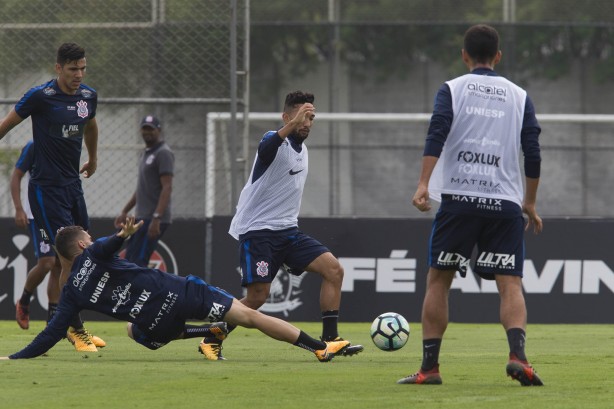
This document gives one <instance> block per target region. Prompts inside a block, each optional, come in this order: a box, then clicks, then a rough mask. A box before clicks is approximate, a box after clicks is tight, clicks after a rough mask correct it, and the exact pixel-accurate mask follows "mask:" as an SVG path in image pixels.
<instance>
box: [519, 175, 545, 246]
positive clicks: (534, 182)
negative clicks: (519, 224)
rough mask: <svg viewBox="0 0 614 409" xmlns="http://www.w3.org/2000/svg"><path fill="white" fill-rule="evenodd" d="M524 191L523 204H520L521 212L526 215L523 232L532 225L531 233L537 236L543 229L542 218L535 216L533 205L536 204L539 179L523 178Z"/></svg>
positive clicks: (535, 211) (535, 210)
mask: <svg viewBox="0 0 614 409" xmlns="http://www.w3.org/2000/svg"><path fill="white" fill-rule="evenodd" d="M525 179H526V191H525V195H524V203H523V204H522V212H523V213H525V214H526V215H527V218H528V220H527V225H526V226H525V230H528V229H529V228H530V227H531V225H533V233H535V234H539V233H541V231H542V230H543V228H544V224H543V221H542V218H541V217H539V214H537V209H536V206H535V203H536V202H537V186H538V185H539V178H529V177H527V178H525Z"/></svg>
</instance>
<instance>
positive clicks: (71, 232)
mask: <svg viewBox="0 0 614 409" xmlns="http://www.w3.org/2000/svg"><path fill="white" fill-rule="evenodd" d="M82 231H83V227H81V226H68V227H64V228H62V229H60V230H59V231H58V234H57V235H56V236H55V251H56V252H57V253H58V254H59V255H60V256H62V257H64V258H66V259H70V258H71V256H72V254H73V251H72V248H73V245H74V243H75V241H76V240H77V239H78V237H79V236H80V234H81V232H82Z"/></svg>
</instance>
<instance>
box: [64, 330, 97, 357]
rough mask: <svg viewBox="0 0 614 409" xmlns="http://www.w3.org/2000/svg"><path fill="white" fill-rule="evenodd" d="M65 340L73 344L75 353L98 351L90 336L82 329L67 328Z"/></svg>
mask: <svg viewBox="0 0 614 409" xmlns="http://www.w3.org/2000/svg"><path fill="white" fill-rule="evenodd" d="M66 339H68V341H70V343H71V344H73V346H74V347H75V349H76V350H77V352H97V351H98V348H96V345H94V343H93V342H92V339H91V337H90V335H89V334H88V332H87V331H86V330H85V329H84V328H80V329H74V328H73V327H69V328H68V331H67V332H66Z"/></svg>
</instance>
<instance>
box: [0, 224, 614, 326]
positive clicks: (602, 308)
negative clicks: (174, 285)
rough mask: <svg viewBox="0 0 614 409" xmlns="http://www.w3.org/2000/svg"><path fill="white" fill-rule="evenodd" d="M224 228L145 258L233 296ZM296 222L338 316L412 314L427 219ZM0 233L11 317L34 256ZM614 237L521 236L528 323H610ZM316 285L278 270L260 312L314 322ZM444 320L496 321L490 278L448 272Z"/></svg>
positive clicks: (581, 233) (2, 288)
mask: <svg viewBox="0 0 614 409" xmlns="http://www.w3.org/2000/svg"><path fill="white" fill-rule="evenodd" d="M229 225H230V217H215V218H214V219H213V220H212V226H213V228H212V232H211V239H212V249H211V250H212V251H211V254H212V256H211V260H208V261H209V263H207V264H205V261H206V260H205V231H206V223H205V222H204V221H196V220H178V221H175V222H174V223H173V224H172V225H171V227H170V228H169V229H168V230H167V232H166V233H165V235H164V236H163V239H162V241H161V243H160V246H159V247H158V250H157V252H156V253H154V256H153V257H152V260H151V265H152V266H154V267H157V268H160V269H162V270H164V271H168V272H169V273H173V274H179V275H188V274H194V275H197V276H200V277H203V278H206V279H208V280H209V282H210V283H211V284H214V285H216V286H218V287H221V288H224V289H225V290H227V291H229V292H230V293H231V294H233V295H235V296H236V297H238V298H241V297H242V296H243V294H244V293H243V291H244V290H243V288H242V287H241V275H240V272H239V269H238V266H239V262H238V259H239V252H238V242H237V241H235V240H234V239H233V238H232V237H231V236H230V235H228V233H227V231H228V227H229ZM300 228H301V230H302V231H303V232H304V233H306V234H309V235H311V236H313V237H315V238H316V239H318V240H319V241H320V242H322V243H323V244H324V245H326V246H327V247H328V248H330V250H331V251H332V252H333V254H334V255H335V256H336V257H337V258H338V259H339V260H340V262H341V264H342V266H343V268H344V270H345V277H344V281H343V286H342V288H341V290H342V296H341V311H340V320H341V321H346V322H352V321H357V322H364V321H371V320H372V319H373V318H375V317H376V316H377V315H379V314H381V313H383V312H388V311H393V312H398V313H400V314H402V315H404V316H405V317H406V318H407V319H408V320H409V321H413V322H416V321H419V320H420V312H421V306H422V299H423V297H424V290H425V285H426V283H425V282H426V273H427V270H428V262H427V251H428V238H429V234H430V230H431V221H430V220H426V219H417V220H408V219H342V218H326V219H324V218H304V219H301V221H300ZM0 231H2V236H1V237H0V319H4V320H6V319H8V320H13V319H14V317H15V302H16V301H17V300H18V298H19V297H20V296H21V293H22V290H23V284H24V282H25V279H26V275H27V272H28V271H29V269H30V268H32V266H33V265H34V263H35V262H36V260H35V259H34V252H33V249H32V243H31V240H30V237H29V235H28V233H27V232H26V231H25V230H22V229H18V228H16V227H15V226H14V222H13V220H12V219H0ZM90 232H91V233H92V236H94V237H100V236H102V235H109V234H112V233H114V229H113V221H112V220H111V219H94V220H92V228H91V229H90ZM613 236H614V220H609V219H547V220H545V222H544V231H543V233H542V234H540V235H534V234H533V233H532V232H526V233H525V239H526V260H525V263H524V278H523V288H524V292H525V298H526V302H527V307H528V317H529V322H531V323H614V313H613V312H612V311H614V253H612V252H611V251H610V247H611V245H612V243H613V242H614V240H613V239H614V237H613ZM489 257H490V258H491V259H492V260H495V259H496V258H498V257H499V258H500V257H502V255H496V254H492V255H489ZM205 265H211V271H205ZM471 265H473V263H472V264H471ZM470 270H471V269H470ZM320 284H321V278H320V277H319V276H318V275H316V274H313V273H304V274H303V275H301V276H298V277H297V276H293V275H290V274H288V273H287V272H285V271H284V270H280V271H279V272H278V274H277V278H276V279H275V281H274V282H273V283H272V284H271V292H270V296H269V298H268V300H267V302H266V303H265V305H264V306H263V307H262V308H261V310H262V311H263V312H265V313H267V314H271V315H275V316H278V317H281V318H284V319H288V320H292V321H319V320H320V307H319V293H320ZM31 306H32V311H31V316H32V319H45V318H46V314H47V312H46V310H47V295H46V282H43V283H42V284H41V285H39V287H38V288H37V291H36V292H35V294H34V298H33V300H32V304H31ZM84 318H85V319H108V318H107V317H104V316H101V315H98V314H94V313H84ZM450 320H451V321H453V322H475V323H479V322H489V323H496V322H499V295H498V293H497V289H496V286H495V283H494V282H493V281H487V280H482V279H480V278H478V277H477V276H475V275H474V274H473V273H472V272H471V271H469V273H468V274H467V277H466V278H460V277H459V276H457V277H456V278H455V280H454V282H453V284H452V289H451V291H450ZM16 325H17V324H16Z"/></svg>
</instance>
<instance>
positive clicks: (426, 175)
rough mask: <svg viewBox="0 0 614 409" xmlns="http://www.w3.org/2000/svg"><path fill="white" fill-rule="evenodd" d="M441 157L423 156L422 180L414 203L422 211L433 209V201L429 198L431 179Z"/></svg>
mask: <svg viewBox="0 0 614 409" xmlns="http://www.w3.org/2000/svg"><path fill="white" fill-rule="evenodd" d="M438 159H439V158H437V157H435V156H423V157H422V171H421V172H420V180H419V181H418V187H417V189H416V193H414V197H413V199H412V204H413V205H414V206H415V207H416V208H417V209H418V210H420V211H421V212H426V211H429V210H431V202H430V200H429V180H430V179H431V175H432V174H433V169H435V165H436V164H437V160H438Z"/></svg>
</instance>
